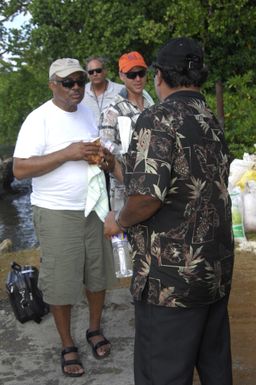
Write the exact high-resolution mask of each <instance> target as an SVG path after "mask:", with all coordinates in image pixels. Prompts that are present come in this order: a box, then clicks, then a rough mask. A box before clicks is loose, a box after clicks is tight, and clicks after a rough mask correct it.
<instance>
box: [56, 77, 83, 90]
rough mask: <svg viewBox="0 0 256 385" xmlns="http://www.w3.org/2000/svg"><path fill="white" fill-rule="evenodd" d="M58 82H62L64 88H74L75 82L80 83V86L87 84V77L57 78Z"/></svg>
mask: <svg viewBox="0 0 256 385" xmlns="http://www.w3.org/2000/svg"><path fill="white" fill-rule="evenodd" d="M55 82H56V83H60V84H61V85H62V87H64V88H73V87H74V85H75V84H77V85H78V87H84V86H85V79H78V80H73V79H64V80H55Z"/></svg>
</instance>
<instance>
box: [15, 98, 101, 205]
mask: <svg viewBox="0 0 256 385" xmlns="http://www.w3.org/2000/svg"><path fill="white" fill-rule="evenodd" d="M77 107H78V108H77V111H75V112H66V111H64V110H62V109H61V108H59V107H57V106H56V105H55V104H54V103H53V102H52V101H51V100H49V101H47V102H46V103H44V104H43V105H42V106H40V107H39V108H37V109H36V110H34V111H32V112H31V113H30V114H29V115H28V117H27V118H26V120H25V121H24V123H23V124H22V126H21V129H20V132H19V135H18V139H17V142H16V147H15V150H14V157H16V158H25V159H27V158H30V157H31V156H40V155H46V154H50V153H52V152H55V151H57V150H61V149H63V148H65V147H67V146H68V145H70V144H71V143H74V142H79V141H81V140H83V141H87V142H88V141H90V140H91V138H92V137H96V136H98V128H97V126H96V122H95V119H94V116H93V114H92V112H91V111H90V110H89V109H88V108H87V107H86V106H84V105H83V104H81V103H80V104H79V105H78V106H77ZM87 171H88V163H87V162H86V161H84V160H80V161H68V162H65V163H64V164H62V165H61V166H60V167H57V168H56V169H55V170H53V171H51V172H49V173H47V174H45V175H42V176H38V177H34V178H32V194H31V204H32V205H36V206H39V207H44V208H48V209H55V210H84V207H85V202H86V193H87V184H88V182H87Z"/></svg>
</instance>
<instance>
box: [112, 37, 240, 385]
mask: <svg viewBox="0 0 256 385" xmlns="http://www.w3.org/2000/svg"><path fill="white" fill-rule="evenodd" d="M154 68H155V71H156V72H155V79H154V82H155V88H156V92H157V94H158V97H159V99H160V101H161V102H160V103H159V104H157V105H155V106H152V107H151V108H149V109H148V110H146V111H144V112H143V113H142V114H141V116H140V117H139V119H138V121H137V124H136V127H135V131H134V133H133V138H132V142H131V145H130V149H129V153H128V155H127V159H126V170H125V174H124V181H125V186H126V191H127V194H128V199H127V201H126V203H125V205H124V207H123V208H122V210H121V211H120V212H119V213H116V215H115V216H114V213H110V214H109V215H108V217H107V219H106V223H105V234H106V236H110V235H112V234H114V233H116V232H120V228H122V229H128V228H129V236H130V241H131V245H132V249H133V262H134V266H133V278H132V284H131V293H132V295H133V297H134V302H135V326H136V335H135V358H134V363H135V369H134V372H135V384H136V385H192V383H193V372H194V368H195V367H196V368H197V370H198V373H199V377H200V380H201V384H202V385H231V384H232V363H231V352H230V333H229V319H228V311H227V305H228V298H229V293H230V287H231V280H232V270H233V262H234V245H233V235H232V226H231V207H230V205H231V204H230V199H229V195H228V191H227V183H228V175H229V155H228V149H227V145H226V142H225V139H224V133H223V130H222V129H221V127H220V125H219V124H218V122H217V120H216V118H215V117H214V116H213V113H212V112H211V110H210V109H209V107H208V106H207V104H206V102H205V99H204V97H203V95H202V94H201V93H200V87H201V86H202V84H203V83H204V82H205V81H206V78H207V70H206V68H205V66H204V63H203V51H202V48H201V46H200V45H199V44H198V42H196V41H195V40H192V39H189V38H177V39H172V40H170V41H169V42H168V43H167V44H166V45H165V46H163V47H162V48H161V49H160V51H159V53H158V56H157V61H156V63H155V64H154Z"/></svg>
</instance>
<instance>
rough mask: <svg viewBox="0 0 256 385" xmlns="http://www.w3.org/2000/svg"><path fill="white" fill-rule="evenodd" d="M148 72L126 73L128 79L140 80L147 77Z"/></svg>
mask: <svg viewBox="0 0 256 385" xmlns="http://www.w3.org/2000/svg"><path fill="white" fill-rule="evenodd" d="M146 73H147V71H146V70H140V71H130V72H126V73H125V75H126V77H127V79H136V77H137V76H139V77H140V78H144V76H146Z"/></svg>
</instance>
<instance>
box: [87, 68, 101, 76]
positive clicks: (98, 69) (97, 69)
mask: <svg viewBox="0 0 256 385" xmlns="http://www.w3.org/2000/svg"><path fill="white" fill-rule="evenodd" d="M102 71H103V68H94V69H93V70H88V71H87V72H88V74H89V75H93V74H94V72H96V73H97V74H101V72H102Z"/></svg>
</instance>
